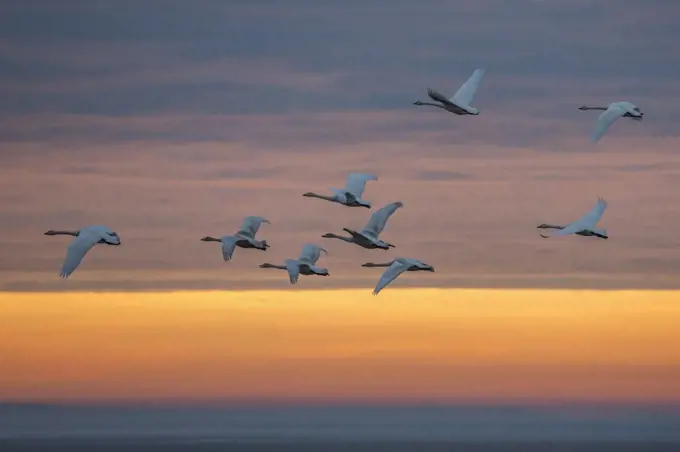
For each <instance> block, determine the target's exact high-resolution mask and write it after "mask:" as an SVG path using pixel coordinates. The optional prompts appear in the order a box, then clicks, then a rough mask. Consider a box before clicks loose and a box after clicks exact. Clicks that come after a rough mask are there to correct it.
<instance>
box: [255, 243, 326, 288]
mask: <svg viewBox="0 0 680 452" xmlns="http://www.w3.org/2000/svg"><path fill="white" fill-rule="evenodd" d="M322 251H323V252H324V254H328V251H326V250H325V249H324V248H321V247H320V246H318V245H314V244H313V243H305V244H304V245H302V253H300V257H298V258H297V259H286V260H285V261H284V262H285V265H274V264H269V263H264V264H261V265H260V268H276V269H279V270H287V271H288V278H289V279H290V283H291V284H295V283H297V280H298V276H300V275H319V276H328V274H329V273H328V269H326V268H323V267H317V266H316V261H318V260H319V257H320V256H321V252H322Z"/></svg>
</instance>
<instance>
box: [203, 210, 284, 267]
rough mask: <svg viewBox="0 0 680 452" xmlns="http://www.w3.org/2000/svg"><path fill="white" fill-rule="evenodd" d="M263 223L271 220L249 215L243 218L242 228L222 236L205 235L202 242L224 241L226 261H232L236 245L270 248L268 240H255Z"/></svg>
mask: <svg viewBox="0 0 680 452" xmlns="http://www.w3.org/2000/svg"><path fill="white" fill-rule="evenodd" d="M262 223H268V224H271V223H269V220H267V219H266V218H262V217H256V216H248V217H245V218H244V219H243V224H242V225H241V228H240V229H239V230H238V231H236V233H235V234H233V235H223V236H222V237H220V238H215V237H210V236H207V237H203V238H202V239H201V242H221V243H222V257H223V258H224V260H225V261H230V260H231V257H232V256H233V255H234V250H235V249H236V247H237V246H238V247H241V248H255V249H257V250H262V251H265V250H266V249H267V248H269V245H268V244H267V241H266V240H255V234H257V231H259V230H260V226H261V225H262Z"/></svg>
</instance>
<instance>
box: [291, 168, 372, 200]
mask: <svg viewBox="0 0 680 452" xmlns="http://www.w3.org/2000/svg"><path fill="white" fill-rule="evenodd" d="M369 180H378V177H377V176H376V175H375V174H369V173H349V175H348V176H347V182H346V183H345V188H344V189H342V190H338V189H337V188H331V190H332V191H333V196H324V195H317V194H316V193H312V192H308V193H305V194H304V195H302V196H307V197H309V198H319V199H325V200H326V201H331V202H337V203H338V204H342V205H345V206H348V207H367V208H369V209H370V208H371V203H369V202H367V201H364V200H363V199H361V196H363V194H364V190H366V182H368V181H369Z"/></svg>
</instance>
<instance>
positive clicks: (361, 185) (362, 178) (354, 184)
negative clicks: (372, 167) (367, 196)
mask: <svg viewBox="0 0 680 452" xmlns="http://www.w3.org/2000/svg"><path fill="white" fill-rule="evenodd" d="M369 180H378V177H377V176H376V175H375V174H369V173H349V175H348V176H347V183H346V184H345V191H348V192H350V193H351V194H353V195H354V196H355V197H357V198H361V196H362V195H363V194H364V190H365V189H366V182H367V181H369Z"/></svg>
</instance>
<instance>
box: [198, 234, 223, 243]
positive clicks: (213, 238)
mask: <svg viewBox="0 0 680 452" xmlns="http://www.w3.org/2000/svg"><path fill="white" fill-rule="evenodd" d="M220 241H221V240H218V239H216V238H215V237H210V236H209V235H207V236H205V237H203V238H202V239H201V242H220Z"/></svg>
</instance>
